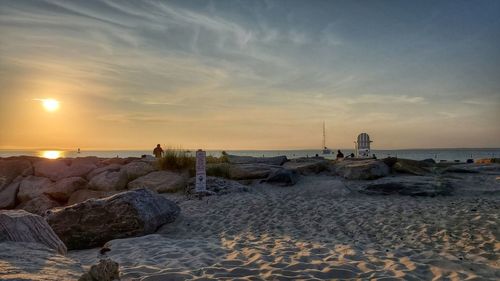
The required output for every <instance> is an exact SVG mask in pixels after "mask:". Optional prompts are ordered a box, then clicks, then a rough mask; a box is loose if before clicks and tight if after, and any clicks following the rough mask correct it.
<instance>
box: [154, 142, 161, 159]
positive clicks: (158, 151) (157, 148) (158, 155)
mask: <svg viewBox="0 0 500 281" xmlns="http://www.w3.org/2000/svg"><path fill="white" fill-rule="evenodd" d="M153 154H154V155H155V157H156V158H161V157H162V156H163V149H162V148H161V146H160V144H157V145H156V148H155V149H154V150H153Z"/></svg>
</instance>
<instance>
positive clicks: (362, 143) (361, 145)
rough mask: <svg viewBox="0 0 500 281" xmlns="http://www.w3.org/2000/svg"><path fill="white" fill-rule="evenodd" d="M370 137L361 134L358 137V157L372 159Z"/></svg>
mask: <svg viewBox="0 0 500 281" xmlns="http://www.w3.org/2000/svg"><path fill="white" fill-rule="evenodd" d="M371 142H372V141H371V140H370V136H369V135H368V134H367V133H361V134H359V135H358V141H357V142H356V154H357V157H361V158H368V157H370V143H371Z"/></svg>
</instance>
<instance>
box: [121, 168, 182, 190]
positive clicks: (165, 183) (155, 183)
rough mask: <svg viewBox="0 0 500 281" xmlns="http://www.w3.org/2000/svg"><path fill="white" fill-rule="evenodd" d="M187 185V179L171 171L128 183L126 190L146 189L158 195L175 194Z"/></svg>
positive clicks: (150, 174) (155, 173) (149, 175)
mask: <svg viewBox="0 0 500 281" xmlns="http://www.w3.org/2000/svg"><path fill="white" fill-rule="evenodd" d="M186 184H187V177H186V175H183V174H178V173H174V172H171V171H157V172H152V173H149V174H147V175H145V176H143V177H140V178H138V179H135V180H133V181H131V182H129V183H128V185H127V188H128V189H139V188H148V189H151V190H154V191H156V192H158V193H164V192H176V191H179V190H183V189H184V188H185V187H186Z"/></svg>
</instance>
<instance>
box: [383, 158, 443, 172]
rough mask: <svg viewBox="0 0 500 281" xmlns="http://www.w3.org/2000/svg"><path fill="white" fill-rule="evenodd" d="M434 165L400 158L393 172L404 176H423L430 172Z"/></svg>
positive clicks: (393, 167)
mask: <svg viewBox="0 0 500 281" xmlns="http://www.w3.org/2000/svg"><path fill="white" fill-rule="evenodd" d="M433 165H434V164H431V163H429V162H424V161H416V160H410V159H401V158H398V159H397V161H396V163H394V165H393V166H392V170H393V171H394V172H397V173H402V174H411V175H417V176H423V175H426V174H428V173H429V172H430V170H429V168H430V167H431V166H433Z"/></svg>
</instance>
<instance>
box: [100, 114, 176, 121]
mask: <svg viewBox="0 0 500 281" xmlns="http://www.w3.org/2000/svg"><path fill="white" fill-rule="evenodd" d="M97 119H98V120H102V121H107V122H114V123H131V122H140V123H168V122H170V121H171V120H169V119H168V118H165V117H163V116H159V115H152V114H147V113H129V114H121V113H115V114H105V115H101V116H98V117H97Z"/></svg>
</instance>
